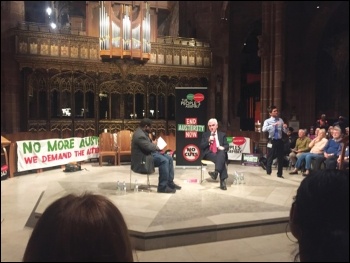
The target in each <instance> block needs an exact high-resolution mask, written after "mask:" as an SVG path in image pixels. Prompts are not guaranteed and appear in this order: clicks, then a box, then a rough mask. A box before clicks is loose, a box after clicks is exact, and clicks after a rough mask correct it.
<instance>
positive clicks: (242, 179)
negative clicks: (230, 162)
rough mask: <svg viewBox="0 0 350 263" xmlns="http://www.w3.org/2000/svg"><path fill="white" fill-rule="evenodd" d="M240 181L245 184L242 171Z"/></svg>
mask: <svg viewBox="0 0 350 263" xmlns="http://www.w3.org/2000/svg"><path fill="white" fill-rule="evenodd" d="M241 183H242V184H245V180H244V173H241Z"/></svg>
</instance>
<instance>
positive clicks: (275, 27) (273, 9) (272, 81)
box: [258, 1, 284, 144]
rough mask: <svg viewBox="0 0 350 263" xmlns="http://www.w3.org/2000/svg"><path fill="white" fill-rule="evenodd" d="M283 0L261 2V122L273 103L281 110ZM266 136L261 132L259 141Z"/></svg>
mask: <svg viewBox="0 0 350 263" xmlns="http://www.w3.org/2000/svg"><path fill="white" fill-rule="evenodd" d="M283 12H284V2H283V1H263V2H262V35H261V36H259V37H258V39H259V51H258V55H259V56H260V57H261V99H260V100H261V113H260V115H261V116H260V119H261V120H262V123H263V122H264V120H265V119H267V118H268V117H269V114H268V112H267V108H268V106H270V105H275V106H277V108H278V109H279V110H281V107H282V105H281V102H282V98H281V95H282V80H283V65H282V63H283V37H284V31H283V28H282V25H283V21H282V19H283ZM266 141H267V136H266V134H265V133H261V137H260V142H261V143H262V144H266Z"/></svg>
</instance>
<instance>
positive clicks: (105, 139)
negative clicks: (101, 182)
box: [99, 132, 120, 166]
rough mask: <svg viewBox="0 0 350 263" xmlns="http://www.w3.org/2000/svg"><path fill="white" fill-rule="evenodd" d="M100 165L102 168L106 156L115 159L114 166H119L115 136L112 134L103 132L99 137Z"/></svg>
mask: <svg viewBox="0 0 350 263" xmlns="http://www.w3.org/2000/svg"><path fill="white" fill-rule="evenodd" d="M99 153H100V157H99V165H100V166H102V159H103V157H105V156H111V157H114V165H119V164H120V162H119V158H118V151H117V148H116V147H115V145H114V136H113V134H112V133H109V132H103V133H101V134H100V136H99Z"/></svg>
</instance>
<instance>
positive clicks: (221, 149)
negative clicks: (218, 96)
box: [200, 118, 229, 190]
mask: <svg viewBox="0 0 350 263" xmlns="http://www.w3.org/2000/svg"><path fill="white" fill-rule="evenodd" d="M208 129H209V131H206V132H203V134H202V139H201V143H200V148H201V150H202V154H203V156H202V158H203V159H204V160H209V161H212V162H213V163H215V171H209V175H210V177H211V178H212V179H213V180H216V179H217V177H218V175H219V178H220V189H221V190H227V187H226V179H227V178H228V174H227V167H226V161H227V152H228V149H229V145H228V142H227V137H226V134H225V133H224V132H221V131H218V130H217V129H218V121H217V119H215V118H211V119H210V120H209V121H208Z"/></svg>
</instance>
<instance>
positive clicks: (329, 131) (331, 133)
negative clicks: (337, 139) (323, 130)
mask: <svg viewBox="0 0 350 263" xmlns="http://www.w3.org/2000/svg"><path fill="white" fill-rule="evenodd" d="M326 136H327V139H328V140H329V139H332V138H333V126H329V127H328V131H327V134H326Z"/></svg>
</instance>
